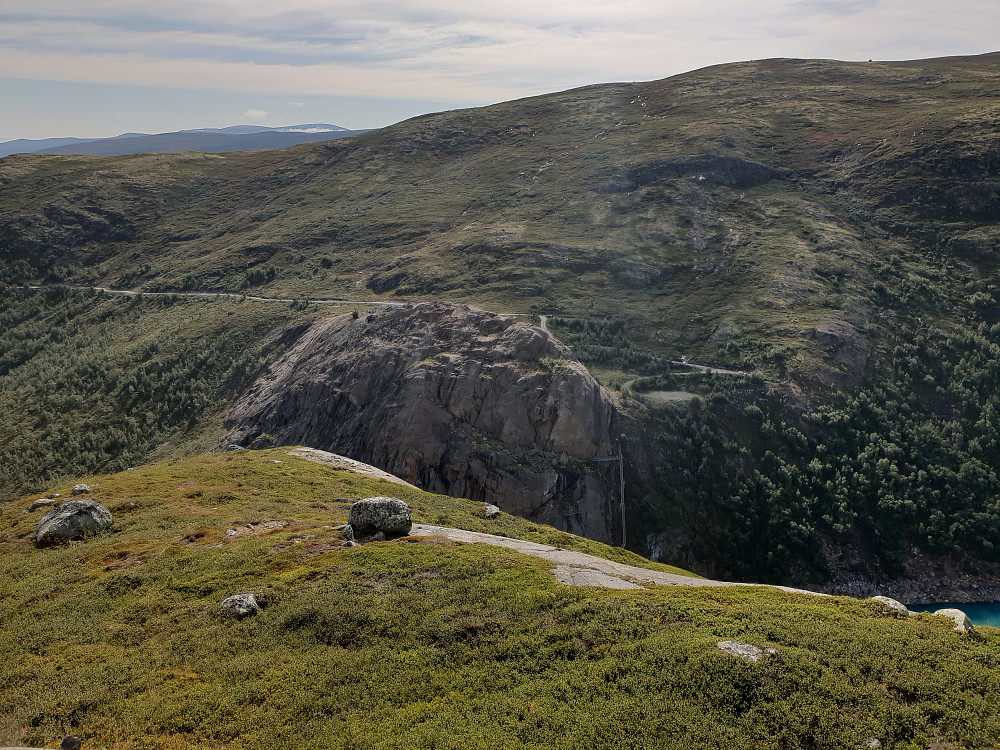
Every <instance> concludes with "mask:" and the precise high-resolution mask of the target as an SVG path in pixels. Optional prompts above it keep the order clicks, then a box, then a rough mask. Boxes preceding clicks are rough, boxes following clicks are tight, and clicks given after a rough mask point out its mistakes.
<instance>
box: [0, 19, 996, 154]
mask: <svg viewBox="0 0 1000 750" xmlns="http://www.w3.org/2000/svg"><path fill="white" fill-rule="evenodd" d="M998 39H1000V4H998V3H996V2H995V0H953V1H952V2H950V3H941V2H940V0H866V1H864V2H862V1H861V0H772V1H770V2H763V1H761V0H743V1H742V2H740V1H738V0H701V1H700V2H699V1H698V0H674V1H671V2H664V1H663V0H618V2H615V3H608V2H607V0H550V2H548V3H539V2H537V0H507V1H506V2H504V3H502V4H492V3H491V4H486V3H482V2H475V1H473V2H470V0H464V1H462V2H460V1H459V0H415V1H412V2H404V1H402V0H384V1H380V2H377V3H372V2H357V1H355V0H348V1H343V0H283V2H281V3H275V2H273V0H200V1H196V0H161V2H156V3H154V2H151V1H150V0H87V2H85V3H84V2H80V0H33V1H32V2H28V0H6V2H3V3H0V97H2V98H3V99H2V100H3V102H4V110H5V111H4V115H3V118H0V141H6V140H12V139H15V138H46V137H55V136H78V137H104V136H112V135H117V134H119V133H121V132H125V131H142V132H164V131H169V130H178V129H183V128H195V127H220V126H226V125H233V124H236V123H238V122H254V123H258V124H264V125H283V124H290V123H294V122H331V123H335V124H337V125H341V126H343V127H348V128H367V127H379V126H382V125H386V124H389V123H390V122H394V121H397V120H400V119H403V118H405V117H409V116H413V115H416V114H422V113H425V112H429V111H436V110H440V109H450V108H455V107H463V106H477V105H483V104H489V103H494V102H498V101H503V100H508V99H514V98H519V97H522V96H528V95H534V94H542V93H547V92H551V91H557V90H563V89H567V88H572V87H575V86H582V85H587V84H592V83H602V82H610V81H632V80H652V79H657V78H663V77H666V76H669V75H673V74H677V73H682V72H685V71H688V70H693V69H696V68H700V67H705V66H708V65H713V64H718V63H723V62H734V61H739V60H748V59H759V58H764V57H807V58H834V59H842V60H867V59H877V60H903V59H918V58H928V57H940V56H947V55H966V54H979V53H983V52H990V51H993V50H995V49H996V48H997V47H998V46H1000V43H998V41H997V40H998Z"/></svg>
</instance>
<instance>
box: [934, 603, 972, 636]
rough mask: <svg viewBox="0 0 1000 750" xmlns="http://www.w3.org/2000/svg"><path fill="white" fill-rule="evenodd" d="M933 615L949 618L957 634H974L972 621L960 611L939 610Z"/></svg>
mask: <svg viewBox="0 0 1000 750" xmlns="http://www.w3.org/2000/svg"><path fill="white" fill-rule="evenodd" d="M934 614H936V615H941V616H942V617H948V618H950V619H951V620H952V621H953V622H954V623H955V631H956V632H958V633H966V634H967V635H971V634H972V633H975V632H976V629H975V628H974V627H972V620H970V619H969V616H968V615H967V614H965V612H963V611H962V610H960V609H939V610H937V611H936V612H935V613H934Z"/></svg>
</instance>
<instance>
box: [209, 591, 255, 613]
mask: <svg viewBox="0 0 1000 750" xmlns="http://www.w3.org/2000/svg"><path fill="white" fill-rule="evenodd" d="M219 611H220V612H221V613H222V614H224V615H227V616H228V617H235V618H236V619H237V620H242V619H243V618H244V617H253V616H254V615H255V614H257V613H258V612H260V605H259V604H258V603H257V597H255V596H254V595H253V594H249V593H248V594H233V595H232V596H230V597H226V598H225V599H223V600H222V604H220V605H219Z"/></svg>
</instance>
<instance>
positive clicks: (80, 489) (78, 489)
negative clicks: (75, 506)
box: [73, 484, 90, 495]
mask: <svg viewBox="0 0 1000 750" xmlns="http://www.w3.org/2000/svg"><path fill="white" fill-rule="evenodd" d="M89 492H90V487H88V486H87V485H85V484H77V485H74V486H73V494H74V495H86V494H88V493H89Z"/></svg>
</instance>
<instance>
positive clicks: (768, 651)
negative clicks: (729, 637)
mask: <svg viewBox="0 0 1000 750" xmlns="http://www.w3.org/2000/svg"><path fill="white" fill-rule="evenodd" d="M718 645H719V648H720V649H721V650H722V651H725V652H726V653H727V654H732V655H733V656H738V657H739V658H741V659H744V660H745V661H757V660H758V659H760V657H762V656H764V655H769V656H770V655H773V654H776V653H778V652H777V651H775V650H774V649H773V648H757V647H756V646H751V645H750V644H749V643H740V642H739V641H719V644H718Z"/></svg>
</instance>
